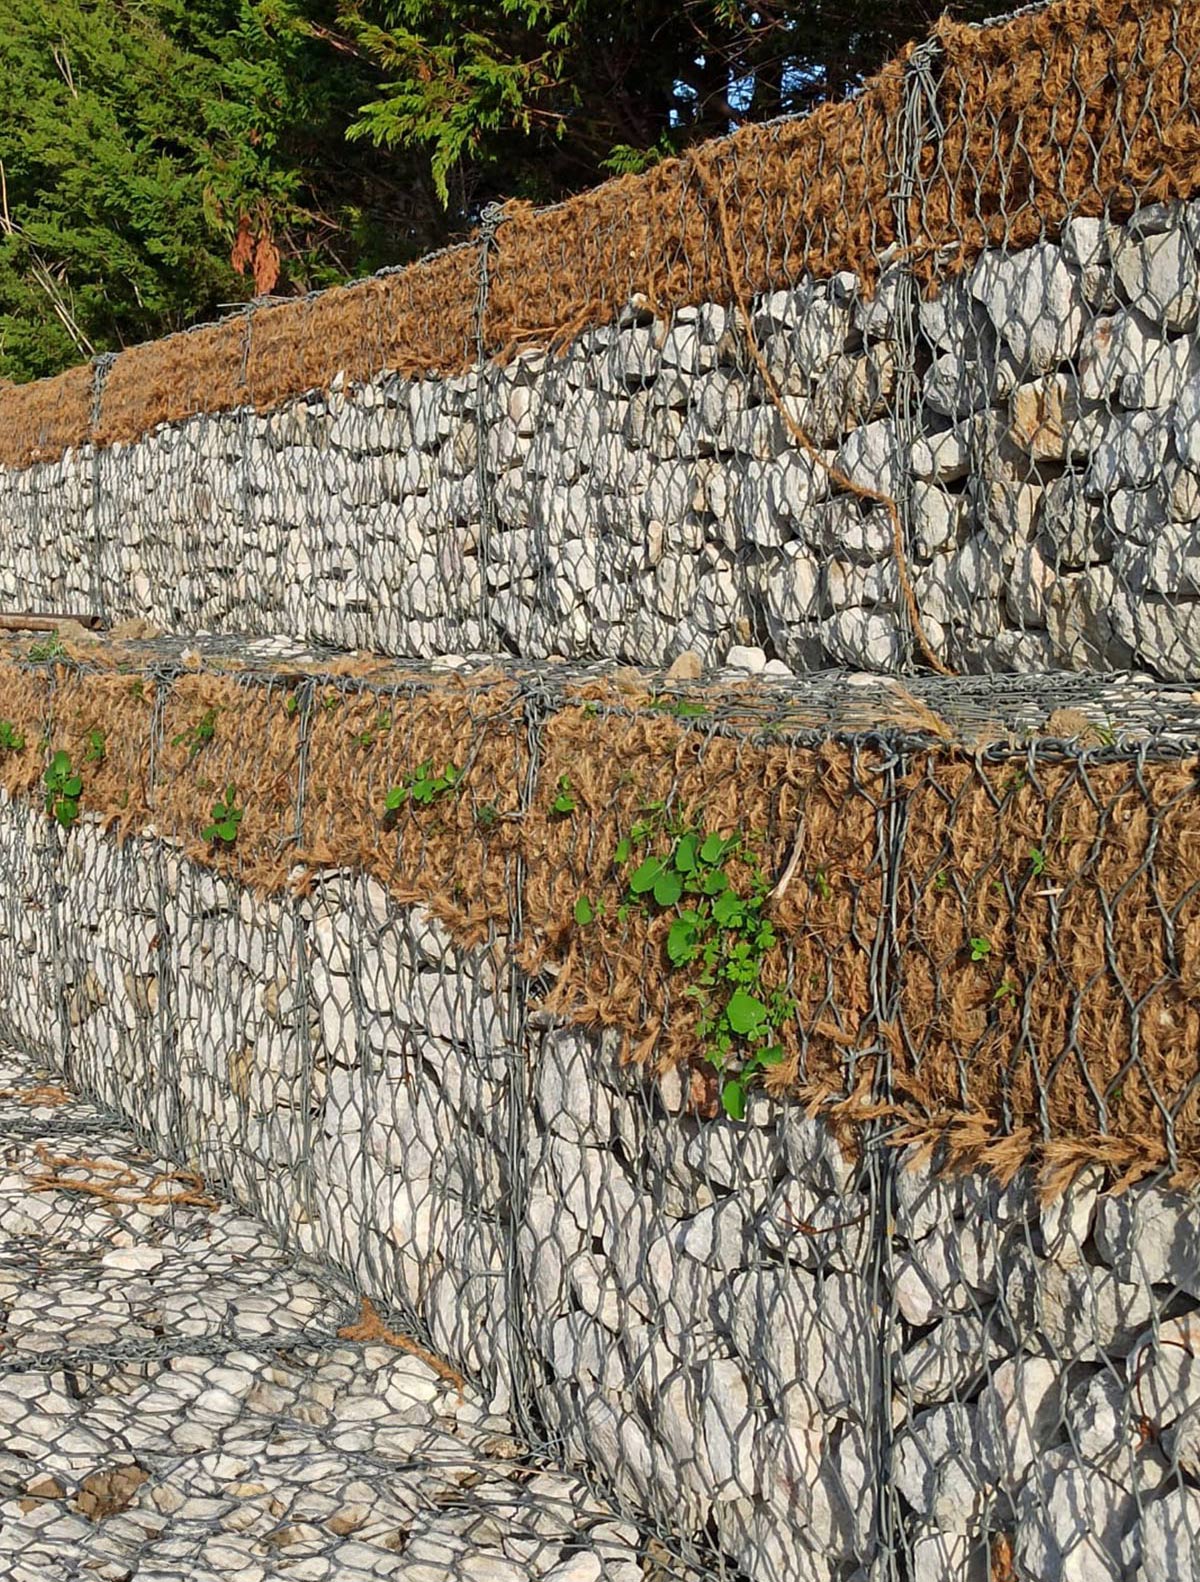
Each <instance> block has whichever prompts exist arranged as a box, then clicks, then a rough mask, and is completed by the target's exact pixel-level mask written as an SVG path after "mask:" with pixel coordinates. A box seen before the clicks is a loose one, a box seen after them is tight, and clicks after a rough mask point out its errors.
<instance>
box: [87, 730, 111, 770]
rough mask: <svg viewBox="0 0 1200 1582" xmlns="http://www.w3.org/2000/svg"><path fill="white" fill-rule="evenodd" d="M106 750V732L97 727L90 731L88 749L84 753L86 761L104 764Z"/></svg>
mask: <svg viewBox="0 0 1200 1582" xmlns="http://www.w3.org/2000/svg"><path fill="white" fill-rule="evenodd" d="M106 751H107V748H106V746H105V741H104V732H103V731H101V730H95V729H93V730H90V731H89V732H88V744H87V751H86V752H85V753H84V755H83V761H84V763H88V764H102V763H103V762H104V758H105V754H106Z"/></svg>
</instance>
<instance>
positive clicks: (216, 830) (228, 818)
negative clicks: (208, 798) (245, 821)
mask: <svg viewBox="0 0 1200 1582" xmlns="http://www.w3.org/2000/svg"><path fill="white" fill-rule="evenodd" d="M244 811H245V810H244V809H243V808H240V807H238V805H237V790H236V788H235V787H234V786H231V785H229V786H226V787H225V795H224V796H223V797H222V798H220V799H219V800H218V801H216V802H214V803H213V808H212V814H211V816H210V819H209V822H208V823H207V824H206V825H205V826H204V828H203V829H202V830H201V831H200V833H201V835H202V836H203V838H204V839H205V840H208V841H214V842H215V841H222V842H223V843H224V844H225V845H227V846H232V845H233V843H234V841H235V840H236V839H237V837H238V829H239V828H240V826H241V822H242V814H243V812H244Z"/></svg>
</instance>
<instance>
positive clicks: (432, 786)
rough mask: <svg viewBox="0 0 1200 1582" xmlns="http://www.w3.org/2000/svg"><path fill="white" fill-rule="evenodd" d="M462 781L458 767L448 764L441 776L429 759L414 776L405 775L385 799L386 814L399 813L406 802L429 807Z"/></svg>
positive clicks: (420, 765)
mask: <svg viewBox="0 0 1200 1582" xmlns="http://www.w3.org/2000/svg"><path fill="white" fill-rule="evenodd" d="M461 780H462V770H461V769H459V768H458V767H457V766H456V765H454V764H447V765H446V766H445V768H444V769H443V770H442V772H441V774H437V773H435V771H434V767H433V761H432V759H429V760H427V761H426V762H425V763H423V764H419V765H418V766H417V768H416V769H414V770H413V772H412V774H410V775H405V777H404V780H403V781H402V783H401V784H400V785H398V786H393V787H392V788H391V790H390V791H389V792H388V794H387V796H386V797H385V798H384V804H383V805H384V810H385V812H386V813H393V814H394V813H397V812H398V811H399V810H400V808H401V807H403V805H404V804H405V802H413V803H415V804H416V805H417V806H418V807H428V806H429V805H430V803H432V802H436V801H437V799H438V798H439V797H442V796H445V795H446V793H447V792H448V791H453V790H454V789H455V787H456V786H457V785H458V784H459V782H460V781H461Z"/></svg>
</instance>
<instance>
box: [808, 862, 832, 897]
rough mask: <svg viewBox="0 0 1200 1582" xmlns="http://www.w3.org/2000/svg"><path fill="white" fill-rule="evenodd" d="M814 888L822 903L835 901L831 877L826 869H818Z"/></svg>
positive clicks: (814, 875) (814, 878) (814, 877)
mask: <svg viewBox="0 0 1200 1582" xmlns="http://www.w3.org/2000/svg"><path fill="white" fill-rule="evenodd" d="M813 887H814V888H815V890H816V892H817V894H818V895H819V896H820V897H821V899H822V901H831V900H832V899H833V886H832V885H831V884H830V882H829V876H828V874H827V873H826V872H825V870H824V868H818V869H817V871H816V873H814V874H813Z"/></svg>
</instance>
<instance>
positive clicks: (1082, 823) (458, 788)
mask: <svg viewBox="0 0 1200 1582" xmlns="http://www.w3.org/2000/svg"><path fill="white" fill-rule="evenodd" d="M29 646H30V645H29V644H28V642H27V641H26V642H23V643H18V642H15V641H10V642H8V643H6V644H4V645H2V647H0V786H2V787H3V788H4V789H5V790H6V791H7V792H8V793H9V794H10V795H11V796H13V797H15V798H20V799H30V800H31V801H32V802H33V803H34V804H35V805H37V806H38V807H41V805H42V804H43V801H44V797H45V785H44V772H45V768H46V765H47V764H48V762H50V760H51V759H52V756H53V755H54V754H55V753H59V752H61V753H65V754H67V755H68V759H69V763H70V768H71V773H72V774H75V775H77V776H78V778H79V780H80V781H81V789H80V791H79V795H78V799H77V800H78V814H79V819H80V820H85V821H86V820H89V819H90V820H96V821H99V823H100V824H101V825H102V826H103V827H104V828H105V829H106V830H107V832H108V834H109V837H110V838H111V839H113V840H117V841H120V840H124V839H127V838H128V837H130V836H133V835H137V834H141V833H142V832H143V831H144V830H146V829H147V828H149V827H151V826H152V827H153V830H154V832H155V834H156V836H157V837H158V838H159V839H162V840H164V841H167V842H170V843H171V844H172V845H173V846H177V847H178V848H180V849H181V850H182V851H183V852H184V853H185V854H186V855H187V857H188V858H190V859H191V860H192V861H194V862H196V863H198V864H201V865H204V866H207V867H209V868H212V869H215V870H218V871H220V872H222V873H225V874H227V875H229V876H230V877H231V878H232V879H234V880H236V881H237V883H238V884H240V885H243V886H246V887H248V888H249V889H251V890H253V891H255V892H258V893H261V894H272V895H280V894H284V893H288V892H295V891H297V890H301V891H302V890H303V889H304V888H305V887H306V886H307V885H308V884H310V883H311V881H312V877H313V876H314V875H315V874H318V873H319V872H320V871H322V870H327V869H330V868H352V869H357V870H361V871H363V872H365V873H368V874H370V875H372V876H373V877H374V878H375V879H377V880H378V881H379V883H380V884H382V885H383V886H385V887H386V889H387V890H388V891H389V892H390V893H391V895H392V896H394V897H395V899H396V900H397V901H398V902H400V903H413V902H421V903H423V904H424V905H426V906H428V907H429V908H431V909H432V911H433V912H435V913H436V914H437V916H438V917H439V918H440V919H442V920H443V921H444V923H445V924H446V925H447V926H448V927H449V929H450V930H451V931H452V933H453V936H454V937H455V939H456V940H457V941H459V942H460V943H461V944H463V945H465V946H480V947H482V946H488V945H489V943H490V942H491V943H493V944H494V942H495V941H496V940H499V941H501V945H500V946H499V947H496V948H499V949H501V950H505V951H511V953H512V954H513V955H514V956H515V958H516V959H517V960H518V961H519V963H520V964H521V966H522V967H523V968H525V969H526V970H527V971H528V972H529V973H530V974H532V975H533V980H534V987H535V990H536V991H537V993H538V995H540V996H541V999H542V1003H543V1004H544V1005H545V1007H546V1008H548V1009H550V1010H552V1011H555V1012H557V1013H560V1014H561V1015H563V1016H565V1017H567V1018H570V1019H571V1020H573V1021H575V1022H578V1023H582V1024H586V1025H588V1026H591V1027H597V1028H609V1029H615V1030H616V1032H617V1033H618V1034H619V1043H620V1047H621V1052H622V1056H623V1058H625V1059H627V1060H631V1061H637V1062H641V1063H643V1064H644V1065H645V1066H646V1067H647V1068H650V1069H652V1070H653V1071H655V1072H657V1073H659V1074H661V1073H663V1072H666V1071H667V1070H670V1069H671V1068H682V1069H683V1070H684V1071H685V1072H686V1074H687V1082H686V1084H685V1088H686V1091H687V1092H688V1093H689V1094H690V1100H689V1102H691V1103H693V1104H695V1105H696V1106H698V1107H699V1108H701V1109H707V1110H709V1111H711V1110H714V1109H715V1108H716V1107H717V1105H718V1102H719V1099H720V1093H721V1087H722V1083H723V1082H724V1080H725V1079H726V1077H727V1076H728V1074H729V1072H731V1071H737V1070H738V1069H739V1067H740V1064H741V1063H742V1062H743V1061H744V1059H745V1058H746V1057H747V1055H749V1054H750V1053H752V1052H753V1050H754V1049H756V1048H759V1049H761V1048H763V1047H766V1045H767V1044H768V1042H769V1044H770V1047H772V1048H776V1047H777V1048H778V1050H779V1051H781V1053H780V1055H779V1056H778V1057H775V1056H772V1057H771V1058H772V1061H774V1062H775V1063H768V1064H766V1065H764V1066H763V1067H762V1068H761V1069H759V1070H758V1071H757V1072H756V1074H755V1075H754V1082H755V1083H760V1084H762V1085H764V1086H765V1087H766V1088H767V1089H768V1090H769V1091H770V1092H772V1093H776V1094H779V1095H789V1096H791V1097H793V1098H798V1099H800V1100H802V1101H803V1102H805V1103H806V1104H808V1105H810V1106H811V1107H812V1108H813V1109H814V1111H817V1110H819V1111H821V1112H822V1113H824V1114H825V1115H826V1116H827V1117H828V1118H829V1120H830V1121H831V1122H832V1123H833V1124H834V1125H835V1126H837V1127H839V1128H841V1129H843V1130H844V1131H845V1132H846V1133H847V1134H850V1135H852V1134H853V1132H854V1130H855V1128H856V1127H857V1126H858V1125H860V1124H862V1123H864V1122H866V1121H874V1122H876V1123H879V1124H882V1125H887V1126H889V1127H890V1132H891V1135H892V1136H893V1137H894V1139H895V1140H896V1141H897V1142H908V1141H912V1140H914V1139H920V1140H923V1141H927V1142H931V1143H932V1142H934V1141H936V1140H941V1141H942V1142H943V1143H944V1144H945V1145H946V1146H947V1148H948V1150H949V1154H950V1157H951V1158H952V1159H954V1160H956V1161H958V1162H960V1163H963V1164H967V1163H971V1164H987V1165H989V1166H991V1167H992V1168H994V1169H995V1170H997V1171H998V1172H1000V1173H1001V1174H1007V1173H1009V1172H1011V1171H1014V1170H1015V1169H1016V1168H1018V1167H1019V1166H1021V1165H1022V1164H1025V1163H1027V1162H1029V1161H1033V1160H1035V1161H1037V1162H1039V1163H1040V1164H1041V1165H1042V1166H1043V1167H1044V1169H1045V1170H1046V1172H1047V1174H1048V1176H1050V1177H1054V1178H1057V1179H1061V1178H1062V1177H1063V1175H1064V1174H1069V1173H1071V1172H1073V1170H1074V1169H1075V1168H1077V1167H1078V1166H1079V1165H1080V1164H1082V1163H1083V1162H1085V1161H1092V1160H1095V1161H1099V1162H1101V1163H1103V1164H1104V1165H1106V1166H1107V1167H1108V1168H1109V1169H1110V1171H1111V1172H1112V1174H1113V1176H1114V1177H1118V1178H1120V1177H1124V1178H1126V1179H1132V1178H1134V1177H1136V1176H1137V1175H1139V1174H1142V1173H1144V1172H1147V1171H1149V1170H1151V1169H1157V1168H1159V1167H1161V1166H1163V1165H1166V1166H1168V1167H1170V1169H1171V1170H1172V1171H1173V1173H1174V1174H1175V1175H1176V1176H1177V1178H1178V1179H1179V1180H1180V1181H1185V1180H1191V1179H1193V1178H1194V1177H1195V1176H1196V1175H1197V1174H1200V1081H1198V1075H1200V1073H1198V1055H1197V1051H1198V1050H1200V781H1198V778H1197V770H1198V768H1200V747H1198V745H1197V744H1198V742H1200V708H1198V707H1197V700H1196V699H1194V698H1193V697H1192V696H1191V695H1190V694H1188V693H1187V692H1186V691H1179V690H1172V689H1169V688H1165V687H1155V686H1153V684H1146V685H1144V686H1142V685H1141V684H1139V683H1136V682H1132V681H1130V682H1112V683H1109V684H1106V683H1104V682H1103V681H1101V680H1096V679H1094V678H1091V679H1089V678H1079V677H1076V678H1074V679H1073V680H1071V679H1070V678H1049V679H1048V680H1046V681H1045V682H1027V683H1024V684H1020V683H1017V684H1014V686H1013V687H1009V688H1007V689H1005V690H1004V691H1000V690H999V689H996V688H995V687H994V685H993V684H989V683H987V682H986V681H984V680H979V681H978V682H977V683H973V682H969V681H957V682H955V683H953V684H947V683H942V682H937V681H933V682H924V683H919V684H918V683H913V684H912V685H911V686H901V685H899V684H897V683H887V682H882V681H875V682H872V683H871V684H870V685H868V686H866V687H864V686H860V685H855V684H853V682H852V681H851V680H848V679H847V678H845V677H836V676H835V677H816V678H811V679H809V678H806V679H805V680H804V681H796V682H794V683H790V684H787V685H784V686H780V687H774V688H771V687H768V686H766V685H765V684H761V683H760V684H749V683H747V684H745V685H740V686H737V685H731V686H726V687H717V686H712V687H709V688H707V689H705V688H699V689H697V688H691V689H688V688H683V689H681V688H679V687H675V686H672V685H671V684H668V683H665V682H664V681H663V679H662V678H661V677H659V676H652V675H648V674H639V673H635V672H626V671H616V672H614V671H609V672H606V673H604V674H582V673H579V672H572V671H568V670H567V668H566V667H544V668H543V669H542V670H541V671H536V670H532V669H525V670H512V671H509V672H505V671H500V670H498V669H495V668H492V669H487V668H477V669H474V670H472V671H470V672H468V673H463V674H439V673H434V672H431V671H430V670H429V669H428V668H418V667H412V668H408V669H405V668H398V667H397V666H395V665H394V664H390V663H389V662H387V661H382V660H373V659H370V658H363V657H358V658H354V659H350V660H345V661H342V662H340V663H336V664H326V665H324V666H323V667H313V666H303V665H297V664H295V663H294V662H293V663H290V664H288V665H287V666H282V665H276V666H272V665H270V664H267V663H264V664H263V665H262V666H260V667H259V668H257V669H244V668H243V669H234V668H233V665H232V663H231V662H230V661H221V660H220V659H219V658H213V657H209V658H201V656H200V655H199V654H198V653H197V652H195V651H191V650H189V651H185V652H184V653H183V654H182V655H181V654H180V653H179V652H178V651H177V650H176V651H174V652H173V653H172V654H170V655H168V656H167V657H164V655H163V654H162V653H161V652H157V651H154V650H153V649H152V648H147V647H145V646H144V645H136V644H131V645H124V646H122V645H120V644H106V643H92V644H89V645H88V646H87V647H86V649H80V650H78V651H75V650H73V649H69V650H68V652H67V654H66V655H65V656H64V655H61V654H60V655H59V656H58V657H56V658H52V659H49V660H43V661H32V660H31V659H30V658H29ZM972 687H974V688H975V691H974V692H972ZM1072 687H1073V688H1074V692H1073V693H1072V691H1071V689H1072ZM1087 688H1090V689H1091V691H1090V694H1089V693H1088V692H1087V690H1086V689H1087ZM1064 698H1065V700H1066V702H1065V704H1064V701H1063V700H1064ZM6 727H7V730H6ZM4 742H7V745H4ZM229 787H232V788H233V802H234V804H235V805H236V806H237V808H238V809H239V811H240V813H241V819H240V823H239V824H238V827H237V831H236V838H235V839H234V840H232V841H224V840H221V839H214V838H212V837H211V835H210V834H208V833H206V830H207V827H208V826H209V825H210V824H211V823H212V809H213V805H214V803H215V802H217V801H218V800H223V799H224V793H225V792H226V789H227V788H229ZM389 793H393V795H392V797H391V799H390V800H391V801H392V802H393V803H394V804H396V805H394V806H393V807H391V808H389ZM397 793H399V794H398V795H397ZM63 838H64V840H67V841H70V840H72V839H77V838H78V836H77V835H76V834H74V833H71V832H70V831H68V833H66V834H65V835H64V837H63ZM688 841H691V842H692V843H693V844H692V846H691V847H688V846H687V845H686V842H688ZM705 853H707V855H705ZM647 864H649V865H650V866H649V868H648V869H647ZM655 865H657V870H656V868H655ZM664 872H665V873H666V874H667V875H668V877H667V879H666V880H665V881H664V882H663V884H662V887H661V888H659V886H658V884H657V878H658V877H661V874H662V873H664ZM639 873H640V874H641V875H642V879H643V880H645V879H646V877H647V874H649V878H650V879H651V880H654V881H655V882H654V883H653V884H651V885H650V887H649V888H647V886H646V884H643V887H642V889H641V890H640V891H639V889H638V884H639V882H641V881H639V880H638V878H637V876H638V874H639ZM714 873H717V874H719V875H720V877H719V878H717V879H714V878H713V877H712V875H713V874H714ZM672 875H675V876H678V877H679V878H680V881H681V885H682V893H680V894H676V893H675V890H674V883H675V881H674V878H673V877H672ZM689 881H696V883H695V884H694V885H693V886H692V887H691V888H689V887H688V882H689ZM703 886H708V888H707V889H704V888H703ZM725 892H728V894H729V895H730V896H731V897H732V898H733V900H727V901H726V903H725V905H726V907H727V908H728V909H729V910H728V911H727V912H726V914H725V916H726V918H728V916H729V915H731V914H732V913H736V912H737V909H738V906H739V905H740V906H741V910H742V915H741V919H740V922H735V923H734V924H733V926H732V927H726V926H725V923H724V922H722V923H719V924H718V923H716V922H714V921H713V919H712V913H713V912H714V911H715V909H716V905H717V902H718V900H719V898H720V895H721V894H722V893H725ZM735 903H736V904H735ZM743 903H747V904H743ZM689 912H691V913H696V914H698V921H697V922H696V923H695V924H692V923H688V921H687V917H686V915H685V914H687V913H689ZM764 925H769V927H766V929H765V932H764ZM689 929H691V930H692V933H691V935H690V936H689V934H688V930H689ZM689 939H690V944H693V945H696V947H697V950H698V952H699V954H698V955H694V956H692V957H691V958H688V957H687V949H688V947H689ZM713 939H716V940H717V942H718V943H717V945H716V946H714V947H713V948H714V949H715V950H716V951H717V952H718V956H719V963H720V964H721V965H722V970H723V968H724V965H727V964H728V963H729V962H730V961H733V960H735V959H740V960H741V962H742V965H743V966H744V967H745V970H746V973H747V974H748V975H747V976H746V978H745V979H744V980H743V983H742V992H744V993H745V994H747V995H749V997H750V998H751V999H752V1000H753V1001H754V1002H755V1004H756V1005H758V1006H760V1007H762V1008H763V1010H764V1015H765V1016H767V1022H764V1021H763V1020H762V1018H758V1019H757V1020H756V1013H754V1012H753V1009H752V1008H750V1009H749V1010H748V1009H747V1007H746V1005H745V1002H744V1001H739V1002H738V1004H737V1006H736V1007H735V1006H734V1004H733V999H732V996H733V994H734V992H735V988H734V986H733V980H732V979H730V978H722V979H719V981H718V982H717V983H716V984H715V985H714V984H713V983H711V982H709V983H706V982H705V971H706V962H705V957H704V950H705V947H706V945H708V944H709V943H710V942H711V941H712V940H713ZM742 944H745V945H746V946H747V951H746V954H745V957H744V958H737V947H740V946H741V945H742ZM681 958H683V959H681ZM711 965H712V963H711V961H710V962H709V963H708V966H709V967H711ZM735 1010H736V1011H737V1014H736V1015H735V1014H733V1012H734V1011H735ZM722 1027H723V1028H724V1029H725V1032H726V1033H728V1032H729V1030H730V1028H731V1027H732V1028H733V1037H732V1041H731V1043H730V1044H728V1046H727V1047H726V1050H725V1054H724V1057H723V1058H724V1060H725V1067H726V1069H725V1074H724V1075H723V1076H722V1077H718V1075H717V1072H716V1070H715V1069H714V1066H713V1064H712V1062H711V1061H710V1060H707V1059H706V1058H705V1051H706V1050H711V1049H712V1047H713V1044H714V1039H717V1040H718V1041H719V1038H720V1036H721V1029H722ZM768 1034H769V1038H768V1036H767V1035H768ZM756 1041H757V1042H756Z"/></svg>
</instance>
